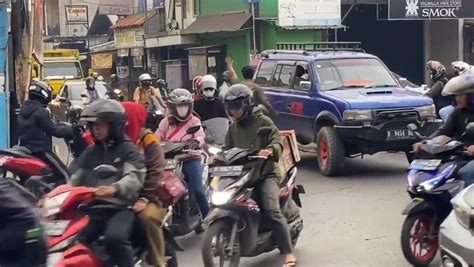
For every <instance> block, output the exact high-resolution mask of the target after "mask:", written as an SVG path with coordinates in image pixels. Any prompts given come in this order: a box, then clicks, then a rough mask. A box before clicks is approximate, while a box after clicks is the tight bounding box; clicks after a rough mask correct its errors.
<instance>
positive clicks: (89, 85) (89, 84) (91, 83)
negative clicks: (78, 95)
mask: <svg viewBox="0 0 474 267" xmlns="http://www.w3.org/2000/svg"><path fill="white" fill-rule="evenodd" d="M85 81H86V89H87V90H89V91H92V90H94V89H95V79H94V77H87V78H86V80H85Z"/></svg>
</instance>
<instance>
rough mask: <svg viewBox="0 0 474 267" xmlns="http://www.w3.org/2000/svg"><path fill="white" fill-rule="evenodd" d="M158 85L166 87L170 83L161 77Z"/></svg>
mask: <svg viewBox="0 0 474 267" xmlns="http://www.w3.org/2000/svg"><path fill="white" fill-rule="evenodd" d="M156 86H157V87H159V88H166V87H167V86H168V83H167V82H166V81H165V80H163V79H159V80H158V81H156Z"/></svg>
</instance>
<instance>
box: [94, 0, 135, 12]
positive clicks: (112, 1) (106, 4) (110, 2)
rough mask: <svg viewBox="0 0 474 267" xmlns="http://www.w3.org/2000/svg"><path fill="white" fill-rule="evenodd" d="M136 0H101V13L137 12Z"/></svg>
mask: <svg viewBox="0 0 474 267" xmlns="http://www.w3.org/2000/svg"><path fill="white" fill-rule="evenodd" d="M135 13H136V12H135V0H120V1H117V0H100V1H99V14H100V15H131V14H135Z"/></svg>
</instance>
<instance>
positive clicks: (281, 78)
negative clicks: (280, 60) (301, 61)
mask: <svg viewBox="0 0 474 267" xmlns="http://www.w3.org/2000/svg"><path fill="white" fill-rule="evenodd" d="M294 72H295V66H290V65H278V67H277V69H276V71H275V75H274V76H273V81H272V85H274V86H276V87H280V88H290V85H291V82H292V78H293V74H294Z"/></svg>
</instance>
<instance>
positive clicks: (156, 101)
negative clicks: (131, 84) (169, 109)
mask: <svg viewBox="0 0 474 267" xmlns="http://www.w3.org/2000/svg"><path fill="white" fill-rule="evenodd" d="M138 81H139V82H140V86H139V87H137V88H136V89H135V92H134V93H133V101H134V102H135V103H138V104H142V105H145V106H147V108H148V109H153V111H154V110H156V109H157V108H159V107H158V105H159V106H161V108H163V109H165V108H166V103H165V102H164V101H163V99H162V98H161V94H160V91H159V90H157V89H155V87H153V86H151V83H152V81H151V76H150V74H148V73H143V74H142V75H140V77H138Z"/></svg>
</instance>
